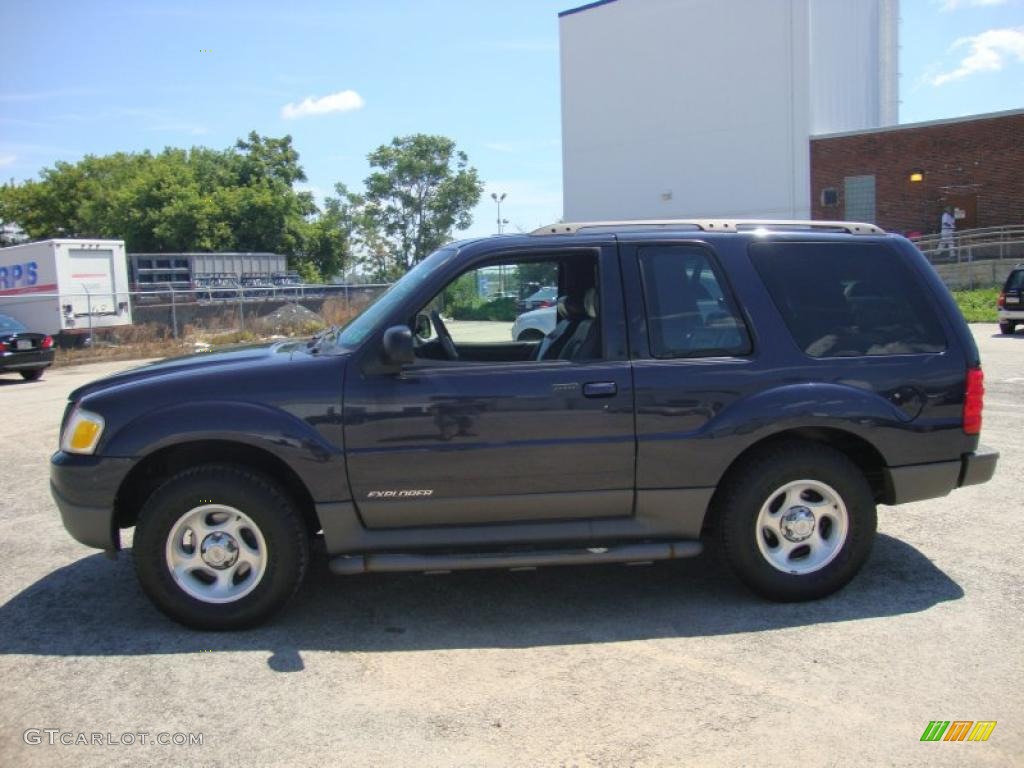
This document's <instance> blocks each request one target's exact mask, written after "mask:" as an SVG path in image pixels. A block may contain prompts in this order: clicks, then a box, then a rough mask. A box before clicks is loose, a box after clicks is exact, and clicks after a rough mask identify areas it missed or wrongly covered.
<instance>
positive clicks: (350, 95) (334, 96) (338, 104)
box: [281, 91, 366, 120]
mask: <svg viewBox="0 0 1024 768" xmlns="http://www.w3.org/2000/svg"><path fill="white" fill-rule="evenodd" d="M365 103H366V102H364V101H363V97H362V96H360V95H359V94H358V93H356V92H355V91H338V92H337V93H330V94H328V95H326V96H321V97H320V98H319V99H314V98H313V97H312V96H307V97H306V98H305V99H303V100H302V101H300V102H298V103H297V104H296V103H291V104H285V105H284V106H283V107H281V117H283V118H284V119H285V120H294V119H295V118H297V117H309V116H310V115H326V114H328V113H330V112H354V111H355V110H357V109H362V108H363V105H364V104H365Z"/></svg>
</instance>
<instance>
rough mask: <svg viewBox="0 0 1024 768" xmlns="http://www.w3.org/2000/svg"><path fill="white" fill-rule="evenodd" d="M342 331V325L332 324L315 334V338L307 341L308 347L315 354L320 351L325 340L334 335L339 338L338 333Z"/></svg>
mask: <svg viewBox="0 0 1024 768" xmlns="http://www.w3.org/2000/svg"><path fill="white" fill-rule="evenodd" d="M340 332H341V326H340V325H332V326H330V327H328V328H324V329H323V330H322V331H320V332H319V333H318V334H316V335H315V336H313V338H311V339H310V340H309V341H308V342H306V349H308V350H309V351H310V352H312V353H313V354H316V353H317V352H319V351H320V347H321V346H322V345H323V343H324V341H325V340H326V339H327V338H328V337H329V336H334V337H335V338H337V336H338V333H340Z"/></svg>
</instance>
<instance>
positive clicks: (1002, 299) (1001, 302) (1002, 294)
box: [996, 291, 1006, 307]
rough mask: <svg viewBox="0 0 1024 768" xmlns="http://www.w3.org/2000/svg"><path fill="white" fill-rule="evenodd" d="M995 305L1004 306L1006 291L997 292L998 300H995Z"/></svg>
mask: <svg viewBox="0 0 1024 768" xmlns="http://www.w3.org/2000/svg"><path fill="white" fill-rule="evenodd" d="M996 306H997V307H1005V306H1006V291H1000V292H999V301H997V302H996Z"/></svg>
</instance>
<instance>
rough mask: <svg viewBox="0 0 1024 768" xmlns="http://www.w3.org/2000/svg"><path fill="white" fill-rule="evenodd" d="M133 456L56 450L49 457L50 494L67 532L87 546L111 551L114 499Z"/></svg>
mask: <svg viewBox="0 0 1024 768" xmlns="http://www.w3.org/2000/svg"><path fill="white" fill-rule="evenodd" d="M133 463H134V462H133V459H122V458H110V457H103V456H79V455H77V454H71V453H64V452H63V451H58V452H57V453H55V454H53V456H52V458H51V459H50V494H51V495H52V496H53V500H54V501H55V502H56V503H57V508H58V509H59V510H60V516H61V520H62V522H63V523H64V527H65V528H66V529H67V531H68V533H70V534H71V536H72V537H73V538H74V539H75V540H76V541H79V542H81V543H82V544H85V545H86V546H87V547H95V548H96V549H102V550H106V552H107V553H108V554H111V555H113V554H115V553H116V552H117V551H118V550H119V549H120V548H121V535H120V531H119V530H118V528H117V525H116V521H115V520H114V499H115V497H116V496H117V490H118V488H120V486H121V481H122V480H124V478H125V475H127V474H128V471H129V470H130V469H131V468H132V464H133Z"/></svg>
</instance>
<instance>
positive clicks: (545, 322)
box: [512, 307, 558, 341]
mask: <svg viewBox="0 0 1024 768" xmlns="http://www.w3.org/2000/svg"><path fill="white" fill-rule="evenodd" d="M557 315H558V307H541V308H540V309H534V310H531V311H530V312H523V314H521V315H520V316H519V317H517V318H516V321H515V322H514V323H513V324H512V339H513V340H514V341H540V340H541V339H543V338H544V337H545V336H547V335H548V334H549V333H551V332H552V331H553V330H555V325H556V324H557V321H558V317H557Z"/></svg>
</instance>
